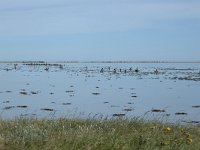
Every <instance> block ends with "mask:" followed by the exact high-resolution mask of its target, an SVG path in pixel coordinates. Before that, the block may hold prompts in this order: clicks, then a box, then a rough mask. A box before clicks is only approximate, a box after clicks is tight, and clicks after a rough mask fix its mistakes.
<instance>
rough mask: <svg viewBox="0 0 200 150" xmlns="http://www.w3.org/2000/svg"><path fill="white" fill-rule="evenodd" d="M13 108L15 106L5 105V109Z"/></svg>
mask: <svg viewBox="0 0 200 150" xmlns="http://www.w3.org/2000/svg"><path fill="white" fill-rule="evenodd" d="M11 108H15V106H7V107H4V108H3V109H4V110H8V109H11Z"/></svg>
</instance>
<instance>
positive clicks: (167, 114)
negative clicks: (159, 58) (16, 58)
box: [0, 63, 200, 123]
mask: <svg viewBox="0 0 200 150" xmlns="http://www.w3.org/2000/svg"><path fill="white" fill-rule="evenodd" d="M61 65H62V67H59V65H58V66H48V65H47V66H46V65H30V64H29V65H25V64H23V63H19V64H18V65H17V66H16V68H14V64H13V63H10V64H7V63H1V64H0V83H1V86H0V103H1V105H0V111H1V118H6V119H8V118H14V117H19V116H28V117H30V116H36V117H39V118H49V117H72V116H79V117H80V116H81V117H88V116H91V117H93V116H95V115H103V116H107V117H113V115H114V116H120V115H121V116H124V115H125V117H133V116H145V117H147V118H148V119H149V118H151V119H152V118H162V119H166V120H168V121H171V122H176V121H185V122H193V123H194V122H195V123H198V122H199V121H200V92H199V89H200V73H199V71H200V64H199V63H62V64H61ZM47 68H48V69H47ZM102 68H103V70H101V69H102ZM130 68H131V70H130ZM136 68H138V69H139V72H135V69H136ZM114 69H116V72H115V71H114ZM120 69H121V72H120ZM156 69H157V70H158V72H155V70H156ZM125 70H126V71H125Z"/></svg>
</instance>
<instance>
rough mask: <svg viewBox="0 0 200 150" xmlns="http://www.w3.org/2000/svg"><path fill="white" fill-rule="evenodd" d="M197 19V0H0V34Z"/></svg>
mask: <svg viewBox="0 0 200 150" xmlns="http://www.w3.org/2000/svg"><path fill="white" fill-rule="evenodd" d="M183 20H185V21H187V20H195V21H200V2H198V1H194V0H193V1H180V0H176V1H172V0H169V1H163V0H160V1H158V0H154V1H151V2H149V1H147V0H145V1H136V0H124V1H122V0H115V1H114V0H107V1H106V0H101V1H99V0H97V1H93V0H85V1H83V0H73V1H72V0H68V1H66V0H49V1H47V0H43V1H39V0H34V1H33V0H30V1H27V0H18V1H14V0H7V1H3V2H2V1H0V34H1V35H54V34H71V33H85V32H113V31H126V30H134V29H144V28H155V27H156V26H160V25H163V24H165V23H169V22H173V21H183Z"/></svg>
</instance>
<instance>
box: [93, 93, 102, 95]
mask: <svg viewBox="0 0 200 150" xmlns="http://www.w3.org/2000/svg"><path fill="white" fill-rule="evenodd" d="M92 94H93V95H100V93H92Z"/></svg>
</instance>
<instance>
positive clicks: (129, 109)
mask: <svg viewBox="0 0 200 150" xmlns="http://www.w3.org/2000/svg"><path fill="white" fill-rule="evenodd" d="M123 111H133V109H132V108H125V109H123Z"/></svg>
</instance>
